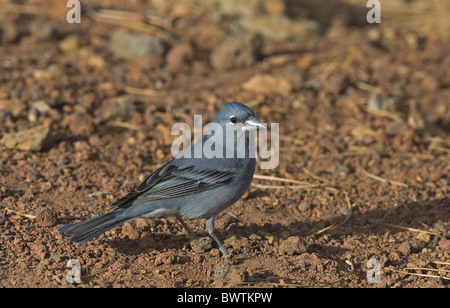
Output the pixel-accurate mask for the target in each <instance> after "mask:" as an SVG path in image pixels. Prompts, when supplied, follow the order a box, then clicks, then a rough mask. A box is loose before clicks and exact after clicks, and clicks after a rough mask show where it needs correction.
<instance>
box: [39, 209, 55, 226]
mask: <svg viewBox="0 0 450 308" xmlns="http://www.w3.org/2000/svg"><path fill="white" fill-rule="evenodd" d="M57 220H58V218H57V213H56V211H55V210H54V209H52V208H48V207H46V208H43V209H40V210H38V211H37V212H36V224H37V225H38V226H41V227H53V226H55V225H56V222H57Z"/></svg>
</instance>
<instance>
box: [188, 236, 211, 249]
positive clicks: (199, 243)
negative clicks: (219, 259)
mask: <svg viewBox="0 0 450 308" xmlns="http://www.w3.org/2000/svg"><path fill="white" fill-rule="evenodd" d="M190 245H191V248H192V250H193V251H194V252H195V253H204V252H207V251H209V250H211V248H212V239H211V238H210V237H209V236H207V237H200V238H196V239H193V240H192V241H191V242H190Z"/></svg>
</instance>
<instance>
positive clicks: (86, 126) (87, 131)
mask: <svg viewBox="0 0 450 308" xmlns="http://www.w3.org/2000/svg"><path fill="white" fill-rule="evenodd" d="M65 121H66V123H67V125H68V126H69V130H70V131H71V132H72V134H74V135H75V136H82V137H89V136H90V135H91V134H92V132H93V131H94V124H93V123H92V119H91V118H90V117H89V115H87V114H86V113H84V112H75V113H72V114H70V115H69V116H67V117H66V118H65Z"/></svg>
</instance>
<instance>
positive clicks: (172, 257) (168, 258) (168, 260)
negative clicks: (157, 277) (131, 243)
mask: <svg viewBox="0 0 450 308" xmlns="http://www.w3.org/2000/svg"><path fill="white" fill-rule="evenodd" d="M176 262H177V258H176V254H175V253H174V252H173V251H166V252H161V253H160V254H158V255H156V257H155V266H158V265H161V264H165V265H171V264H175V263H176Z"/></svg>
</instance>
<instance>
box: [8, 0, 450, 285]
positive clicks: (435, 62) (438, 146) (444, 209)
mask: <svg viewBox="0 0 450 308" xmlns="http://www.w3.org/2000/svg"><path fill="white" fill-rule="evenodd" d="M6 2H7V3H8V1H6ZM62 2H63V3H62V4H61V1H60V0H58V1H56V0H55V1H43V2H40V1H22V2H21V3H22V4H20V5H8V4H7V3H6V4H5V5H4V8H5V9H4V10H3V9H2V10H3V12H2V13H0V29H1V31H0V33H1V34H0V39H1V41H0V43H1V45H0V59H1V60H0V63H1V64H0V65H1V69H0V139H1V138H2V137H5V136H8V137H7V138H5V139H3V140H4V141H3V145H0V146H1V152H0V286H1V287H73V286H75V285H76V286H79V287H222V286H226V287H228V286H241V287H246V286H262V287H272V286H277V287H283V286H286V287H292V286H307V287H313V286H332V287H446V286H448V284H449V282H450V177H449V174H450V104H449V101H450V74H449V72H450V45H449V43H448V42H447V41H445V40H444V39H443V38H442V37H439V36H436V35H435V33H434V35H433V33H431V32H430V33H421V32H420V31H417V32H416V31H415V30H414V28H411V27H406V26H405V27H402V26H401V25H397V24H398V23H395V22H390V21H389V19H387V18H386V19H387V20H385V19H383V22H382V23H381V25H379V26H368V25H358V24H352V22H351V21H349V19H348V18H346V17H345V15H338V16H335V17H334V18H333V19H332V22H331V23H328V24H323V23H321V22H320V21H314V20H313V22H314V23H316V24H317V25H318V26H319V30H318V31H317V32H314V31H315V30H311V31H312V32H313V33H310V32H308V31H310V30H305V31H306V32H307V33H305V34H302V35H303V37H302V38H301V39H295V38H289V33H286V35H287V36H286V37H287V38H286V39H284V40H282V41H278V40H274V39H273V38H270V37H266V36H265V34H263V35H262V37H260V36H256V35H255V34H252V33H249V32H248V31H249V30H245V29H242V27H240V26H239V25H237V18H238V17H236V15H233V14H231V13H227V14H228V15H227V14H222V13H221V12H222V11H221V10H225V9H224V8H223V7H220V6H219V7H212V6H211V5H208V4H205V3H204V1H198V3H197V2H196V4H195V5H194V4H193V2H192V3H191V4H185V2H184V1H183V2H176V1H175V2H174V1H149V3H150V4H146V5H143V4H142V5H141V4H136V3H138V1H130V2H127V3H129V4H127V5H122V6H120V5H119V4H118V3H117V1H94V2H93V3H94V4H91V7H89V8H88V7H87V6H86V7H85V6H84V5H83V4H82V6H83V7H82V11H81V17H82V22H81V24H69V23H67V22H66V19H65V17H66V14H67V10H68V9H67V8H66V7H65V4H66V3H65V1H62ZM253 2H255V1H253ZM253 2H251V1H249V3H253ZM263 2H264V1H261V3H263ZM266 2H267V1H266ZM275 2H276V3H278V4H279V5H282V4H283V3H284V2H283V1H274V2H273V3H275ZM399 2H401V1H399ZM413 2H414V1H413ZM163 3H165V4H163ZM181 3H183V4H181ZM186 3H188V2H186ZM189 3H190V2H189ZM207 3H209V2H207ZM210 3H218V1H210ZM264 3H265V2H264ZM273 3H272V4H267V3H266V4H265V6H264V5H263V6H262V9H261V11H260V12H259V13H258V14H260V15H261V16H265V15H264V14H268V15H270V14H272V15H274V16H278V17H279V16H280V14H283V11H280V9H279V7H277V6H276V5H275V6H274V5H273ZM280 3H281V4H280ZM285 3H287V4H286V5H288V6H289V5H293V4H292V1H286V2H285ZM271 5H272V6H271ZM405 5H407V4H405ZM102 8H108V9H114V10H119V9H120V10H126V11H132V12H137V14H138V15H136V16H139V17H140V19H136V18H135V17H136V16H135V15H133V16H131V17H129V16H128V17H127V15H125V14H124V13H123V12H121V13H120V14H119V15H120V16H121V17H120V18H121V19H119V20H120V22H117V21H116V22H114V21H111V18H109V17H110V16H111V14H112V12H110V11H103V12H102V13H103V14H106V15H107V16H109V17H108V18H109V19H108V18H106V17H104V16H103V15H102V16H100V15H98V14H99V12H101V9H102ZM288 8H289V9H293V8H291V7H288ZM150 9H151V12H152V14H151V18H150V19H149V20H146V16H145V15H144V14H143V13H142V14H141V12H149V11H150ZM445 9H448V8H445ZM92 10H95V11H92ZM366 10H367V9H366V8H364V7H363V11H364V12H366ZM244 11H245V10H244ZM299 11H300V13H299V14H300V15H301V14H302V12H303V13H304V12H308V10H307V9H304V10H302V8H300V9H299ZM95 12H97V13H95ZM443 12H447V13H449V11H448V10H447V11H445V10H444V9H443ZM108 14H109V15H108ZM235 14H237V15H239V14H243V13H242V12H237V13H236V12H235ZM300 15H298V16H300ZM89 16H91V17H89ZM298 16H297V17H295V16H290V18H291V20H296V21H298V20H300V17H298ZM278 17H277V18H278ZM389 17H390V18H395V16H392V14H391V15H389ZM447 17H448V15H447ZM241 18H247V17H245V16H244V17H241ZM248 18H249V19H251V18H250V17H248ZM311 18H313V16H311ZM124 20H125V21H124ZM446 20H448V18H447V19H446ZM119 23H120V25H119ZM150 23H151V24H157V25H158V27H157V28H148V27H147V28H146V27H145V26H148V24H150ZM299 27H300V26H299ZM308 27H309V26H308ZM119 28H123V29H126V30H127V31H131V30H132V29H134V30H136V33H137V34H139V35H143V36H147V37H148V36H151V37H153V38H154V37H159V38H160V39H159V41H158V42H159V44H161V46H160V47H161V48H162V50H163V51H162V52H159V53H158V52H155V53H149V54H146V55H144V56H142V57H136V58H133V59H130V58H129V57H130V56H129V53H128V54H125V53H124V52H123V53H122V54H118V52H119V51H118V48H119V47H116V46H117V45H116V44H118V43H117V42H116V43H115V42H114V35H113V33H115V34H117V32H116V31H117V30H118V29H119ZM430 28H432V27H430ZM308 29H310V28H308ZM120 35H126V34H123V33H121V34H120ZM116 36H119V34H117V35H116ZM138 40H143V38H141V37H139V38H138ZM225 41H226V42H227V43H226V44H225V45H223V43H222V42H225ZM119 44H120V42H119ZM158 46H159V45H158ZM224 46H225V47H224ZM242 46H245V48H242ZM125 47H126V46H125ZM127 57H128V58H127ZM131 57H133V56H131ZM255 76H256V77H255ZM268 77H269V78H268ZM232 100H233V101H239V102H242V103H244V104H247V105H248V106H250V107H251V108H252V109H253V110H254V111H255V114H256V116H257V118H258V119H259V120H260V121H261V122H266V123H279V124H280V146H279V150H280V163H279V166H278V167H277V168H275V169H272V170H261V169H257V171H256V173H257V174H258V175H266V176H272V177H280V178H284V179H290V180H295V181H299V183H288V182H279V181H275V180H273V179H272V180H262V179H259V178H255V179H254V181H253V185H252V186H251V187H250V189H249V191H248V193H247V194H246V195H245V196H244V197H243V198H242V200H240V201H238V202H237V203H236V204H234V205H233V206H232V207H230V208H229V209H227V210H226V211H225V212H223V213H222V214H221V215H219V217H218V219H217V223H216V227H217V229H218V234H219V236H220V238H222V239H223V240H224V242H225V244H226V246H227V247H229V249H230V250H232V251H233V252H232V255H231V257H229V258H222V257H221V256H220V253H219V251H218V249H217V247H216V246H215V243H211V241H209V240H207V239H204V238H203V239H199V240H197V241H196V242H194V243H192V245H191V247H187V248H184V243H185V241H186V240H187V235H186V233H185V232H184V230H183V228H182V227H181V226H180V225H179V224H178V222H177V221H176V220H175V219H154V220H144V219H137V220H135V221H133V222H131V223H127V224H125V225H124V226H122V227H117V228H115V229H113V230H111V231H110V232H107V233H106V234H104V235H102V236H100V237H99V238H97V239H95V240H92V241H90V242H89V243H86V244H83V245H74V244H70V243H69V242H68V241H67V239H65V238H63V237H62V236H60V235H59V234H57V232H56V231H55V226H57V225H62V224H66V223H71V222H76V221H80V220H84V219H88V218H90V217H93V216H95V215H98V214H100V213H103V212H105V211H107V210H108V208H109V205H110V204H111V203H112V202H113V201H114V200H116V199H117V198H120V197H121V196H123V195H124V194H126V193H127V192H128V191H130V190H131V189H133V188H134V187H135V186H136V185H137V184H138V183H139V181H141V180H143V179H144V177H145V176H147V175H148V174H150V173H151V172H153V171H154V170H156V169H157V168H158V167H159V166H161V165H162V164H163V163H165V162H167V161H169V160H170V159H171V152H170V147H171V143H172V141H173V140H174V139H175V138H176V137H177V136H171V134H170V130H171V127H172V125H173V124H175V123H177V122H186V123H188V124H190V125H192V124H193V115H194V114H202V115H204V123H203V124H205V123H206V122H208V121H210V120H212V118H213V116H214V115H215V114H216V113H217V112H218V110H220V109H221V108H222V107H223V105H224V103H225V102H227V101H232ZM42 127H44V128H42ZM45 127H47V128H50V130H46V129H45ZM26 129H31V131H30V132H33V134H32V136H33V137H32V140H25V141H23V140H19V138H22V137H20V136H17V135H15V134H14V133H16V132H22V131H24V130H26ZM27 135H29V133H28V132H27ZM41 137H42V139H39V138H41ZM8 138H10V139H8ZM11 138H12V139H11ZM7 139H8V140H9V141H6V140H7ZM11 140H12V141H11ZM188 224H189V226H190V227H192V229H193V230H194V231H195V232H196V233H197V234H198V235H200V236H204V237H206V236H207V233H206V231H205V230H204V227H203V224H204V222H203V221H188ZM211 244H212V245H211ZM71 259H77V260H79V262H80V264H81V283H79V284H70V283H68V282H67V279H66V275H67V273H68V271H69V268H66V265H67V263H68V261H69V260H71ZM372 259H375V260H377V261H378V262H379V263H376V261H375V263H376V264H378V265H379V269H380V274H381V277H380V281H379V282H378V283H369V281H368V280H367V278H366V276H367V274H368V273H371V272H372V268H369V267H368V262H369V260H372ZM371 262H374V261H371Z"/></svg>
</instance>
